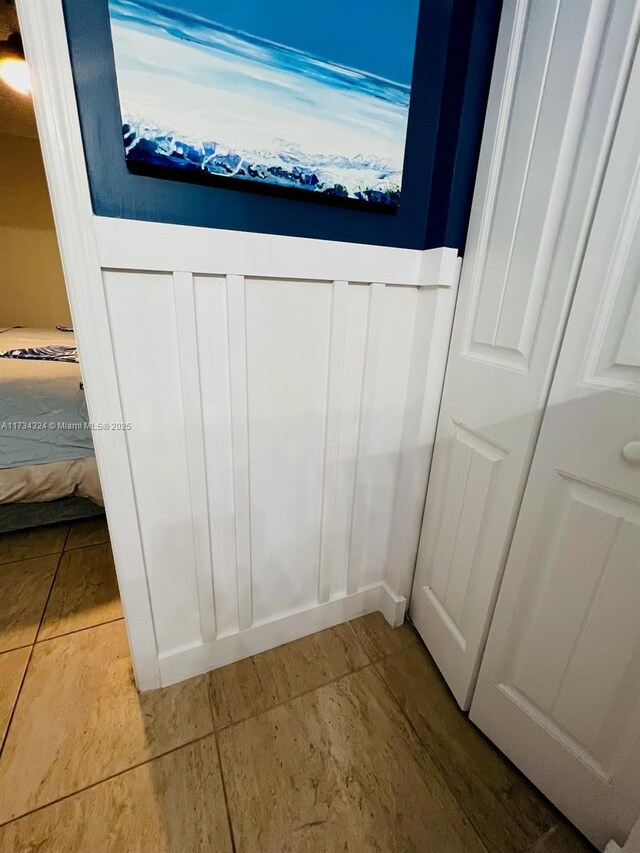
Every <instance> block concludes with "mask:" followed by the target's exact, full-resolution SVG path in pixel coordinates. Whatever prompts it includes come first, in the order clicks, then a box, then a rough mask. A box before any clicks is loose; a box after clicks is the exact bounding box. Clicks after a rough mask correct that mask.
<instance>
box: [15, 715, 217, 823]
mask: <svg viewBox="0 0 640 853" xmlns="http://www.w3.org/2000/svg"><path fill="white" fill-rule="evenodd" d="M214 735H215V731H213V730H212V731H210V732H207V733H206V734H203V735H199V736H198V737H196V738H193V740H188V741H185V742H184V743H181V744H178V746H174V747H172V748H171V749H167V750H166V751H165V752H159V753H158V755H154V756H152V757H151V758H146V759H145V760H144V761H138V762H137V763H136V764H132V765H131V766H130V767H125V768H124V769H123V770H118V771H117V772H116V773H110V774H109V775H108V776H104V777H103V778H102V779H97V780H96V781H95V782H91V784H89V785H85V786H84V787H82V788H78V789H77V790H75V791H70V792H69V793H68V794H64V795H63V796H62V797H57V798H56V799H55V800H51V801H50V802H48V803H43V804H42V805H41V806H36V808H34V809H29V810H28V811H26V812H23V813H22V814H19V815H16V816H15V817H12V818H9V820H5V821H2V822H0V829H3V828H4V827H5V826H9V824H11V823H15V822H16V821H18V820H22V818H23V817H28V816H29V815H32V814H35V813H36V812H41V811H42V810H43V809H48V808H49V806H55V805H57V803H62V802H64V801H65V800H70V799H71V798H72V797H76V796H78V794H83V793H84V792H85V791H90V790H91V789H92V788H97V787H98V785H102V784H104V783H105V782H111V781H112V780H113V779H117V778H118V776H123V775H124V774H125V773H129V772H130V771H131V770H137V769H138V768H140V767H144V766H145V765H147V764H153V762H154V761H157V760H158V759H159V758H165V757H166V756H167V755H171V753H173V752H177V751H178V750H179V749H184V748H185V747H187V746H192V745H193V744H194V743H198V742H199V741H201V740H206V738H208V737H212V736H214Z"/></svg>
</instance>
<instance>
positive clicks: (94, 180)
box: [64, 0, 501, 249]
mask: <svg viewBox="0 0 640 853" xmlns="http://www.w3.org/2000/svg"><path fill="white" fill-rule="evenodd" d="M234 2H242V0H234ZM265 2H266V0H265ZM345 3H346V4H347V8H348V0H345ZM500 7H501V0H422V3H421V8H420V19H419V23H418V37H417V43H416V61H415V65H414V72H413V83H412V94H411V108H410V111H409V125H408V130H407V146H406V154H405V166H404V177H403V189H402V196H401V202H400V206H399V208H397V209H396V210H393V211H389V212H387V211H385V212H380V211H378V210H366V209H354V208H351V207H342V206H337V205H330V204H323V203H319V201H317V200H316V198H314V197H312V198H309V197H308V196H306V195H303V194H300V195H301V197H300V196H297V197H291V198H288V197H279V196H277V195H271V194H267V193H258V192H254V191H251V188H246V187H245V186H242V187H240V188H238V187H236V186H235V185H233V186H232V187H228V188H227V187H217V186H205V185H200V184H192V183H184V182H181V181H176V180H172V179H169V178H160V177H148V176H142V175H136V174H133V173H131V172H129V171H128V169H127V167H126V164H125V160H124V152H123V146H122V135H121V130H120V111H119V104H118V94H117V89H116V77H115V68H114V61H113V50H112V46H111V33H110V27H109V14H108V7H107V0H90V2H87V0H64V11H65V19H66V24H67V32H68V37H69V46H70V51H71V62H72V66H73V74H74V80H75V86H76V93H77V97H78V107H79V112H80V123H81V127H82V135H83V141H84V148H85V157H86V161H87V170H88V173H89V183H90V187H91V197H92V203H93V209H94V211H95V213H96V214H98V215H100V216H113V217H122V218H126V219H142V220H149V221H153V222H173V223H176V224H180V225H199V226H205V227H211V228H229V229H232V230H241V231H256V232H261V233H268V234H284V235H287V236H293V237H316V238H319V239H324V240H342V241H346V242H353V243H370V244H374V245H381V246H398V247H402V248H411V249H423V248H430V247H433V246H454V247H456V248H459V249H463V248H464V241H465V237H466V230H467V224H468V219H469V209H470V205H471V196H472V192H473V183H474V179H475V171H476V165H477V159H478V151H479V146H480V138H481V134H482V124H483V120H484V112H485V107H486V99H487V92H488V87H489V80H490V76H491V66H492V62H493V55H494V50H495V40H496V35H497V28H498V21H499V15H500ZM392 9H393V5H392V4H390V11H391V12H392Z"/></svg>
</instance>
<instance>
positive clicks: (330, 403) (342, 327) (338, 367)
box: [318, 281, 349, 603]
mask: <svg viewBox="0 0 640 853" xmlns="http://www.w3.org/2000/svg"><path fill="white" fill-rule="evenodd" d="M348 286H349V285H348V283H347V282H346V281H334V282H333V286H332V290H333V292H332V300H331V339H330V343H329V365H328V373H327V412H326V422H325V445H324V469H323V494H322V526H321V538H320V562H319V571H318V603H322V602H325V601H328V600H329V595H330V591H331V578H332V577H333V569H334V562H335V560H336V558H337V555H336V552H335V539H336V535H335V512H336V500H337V496H338V495H337V491H338V466H339V464H340V427H341V405H342V386H343V376H344V357H345V342H346V335H347V298H348Z"/></svg>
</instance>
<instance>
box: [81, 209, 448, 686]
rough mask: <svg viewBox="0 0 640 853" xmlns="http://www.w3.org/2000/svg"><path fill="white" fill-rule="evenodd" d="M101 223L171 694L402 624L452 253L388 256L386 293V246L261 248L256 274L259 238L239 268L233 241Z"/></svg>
mask: <svg viewBox="0 0 640 853" xmlns="http://www.w3.org/2000/svg"><path fill="white" fill-rule="evenodd" d="M95 226H96V233H97V235H98V247H99V251H100V254H101V263H102V264H103V270H102V284H103V290H104V298H105V301H106V305H107V313H108V323H109V333H110V337H111V341H112V346H113V352H114V357H115V366H116V373H117V384H118V389H119V396H120V404H121V407H122V413H123V419H124V422H125V423H126V424H127V426H128V425H129V424H130V429H127V430H126V432H125V436H126V442H127V449H128V454H129V460H130V467H131V477H132V482H133V488H134V492H135V503H136V511H137V518H138V523H139V531H140V538H141V543H142V551H143V554H144V567H145V574H146V581H147V584H148V589H149V597H150V602H151V611H152V614H153V624H154V632H155V642H156V644H157V650H158V657H159V663H160V673H161V680H162V683H164V684H169V683H171V682H173V681H176V680H179V679H182V678H185V677H188V676H191V675H194V674H196V673H198V672H202V671H204V670H207V669H210V668H212V667H215V666H220V665H222V664H225V663H228V662H230V661H233V660H236V659H239V658H241V657H245V656H247V655H249V654H253V653H255V652H258V651H261V650H264V649H265V648H269V647H272V646H274V645H277V644H279V643H282V642H286V641H289V640H292V639H294V638H296V637H299V636H302V635H304V634H307V633H310V632H312V631H315V630H318V629H320V628H323V627H328V626H330V625H333V624H335V623H337V622H341V621H344V620H345V619H348V618H351V617H353V616H355V615H358V614H360V613H365V612H369V611H372V610H376V609H379V610H381V611H382V612H383V613H384V615H385V617H386V618H387V619H388V621H389V622H391V623H392V624H394V625H396V624H399V623H400V622H401V621H402V619H403V617H404V613H405V609H406V601H407V596H408V593H409V589H410V585H411V580H412V574H413V568H414V563H415V556H416V552H417V547H418V538H419V531H420V516H421V512H422V507H423V503H424V495H425V491H426V483H427V476H428V470H429V462H430V457H431V450H432V442H433V435H434V431H435V422H436V418H437V409H438V404H439V398H440V390H441V387H442V381H443V375H444V367H445V361H446V351H447V346H448V340H449V333H450V329H451V323H452V317H453V307H454V302H455V291H456V280H457V272H458V266H459V260H458V258H457V253H456V252H455V250H453V249H444V250H432V251H431V252H424V253H419V254H421V255H422V257H421V259H420V263H415V260H416V259H415V258H414V257H413V253H410V256H409V257H408V258H407V257H405V253H404V252H403V250H397V249H395V250H386V251H387V252H390V253H391V255H389V257H390V258H391V257H392V256H395V257H396V259H397V260H398V261H399V266H398V265H396V274H397V270H398V269H400V270H404V272H405V274H406V275H407V279H406V280H405V282H404V283H402V284H399V283H397V281H395V282H394V283H393V284H389V283H388V282H384V281H380V280H371V281H367V280H363V278H365V277H366V276H367V275H369V276H371V277H372V279H373V276H374V275H375V273H377V272H380V271H381V270H384V269H385V267H386V265H387V264H386V262H385V261H383V262H382V263H381V262H380V250H379V249H376V248H375V247H370V248H371V254H370V255H368V254H367V252H366V251H364V250H363V247H361V246H356V247H354V251H355V253H356V255H358V256H359V257H360V258H361V259H362V263H360V264H359V265H358V264H356V263H355V262H354V260H353V257H352V256H351V255H350V251H349V249H350V247H349V246H348V245H347V244H333V243H326V242H321V241H302V242H303V243H304V244H305V245H303V246H300V247H298V246H297V244H296V242H295V241H291V239H290V238H281V237H267V236H266V235H258V238H259V241H260V242H261V243H262V244H264V243H265V240H269V241H270V243H271V250H270V251H269V252H265V255H264V258H263V259H262V261H261V263H260V264H258V263H257V262H256V259H255V257H254V256H253V255H252V253H251V245H252V239H253V235H243V237H242V239H243V241H244V246H245V249H246V251H245V252H244V253H243V254H241V255H239V256H234V258H233V259H230V258H229V256H228V254H227V255H225V254H224V251H226V250H222V249H221V251H220V252H218V251H216V247H222V246H223V245H224V243H225V238H226V233H225V232H219V231H217V232H212V231H210V230H208V229H201V228H187V227H183V226H167V225H155V224H152V223H136V222H124V221H120V220H105V219H96V220H95ZM235 239H236V240H237V239H238V237H237V235H236V237H235ZM154 246H162V250H161V251H159V252H158V255H157V258H158V259H157V261H156V262H154V257H155V254H154V251H153V247H154ZM309 250H310V251H309ZM287 251H288V252H289V253H291V252H293V254H294V255H295V256H297V257H298V259H299V262H298V268H299V270H300V275H298V276H293V275H292V274H291V273H292V270H293V269H294V268H295V266H294V260H295V259H292V258H291V257H290V256H289V257H288V259H287V265H286V270H285V271H286V272H288V273H289V275H287V276H286V277H285V276H282V275H281V274H278V275H276V273H281V272H282V271H283V264H282V257H283V254H286V252H287ZM314 255H315V260H316V266H317V268H318V269H320V270H322V271H323V272H324V274H325V275H326V274H327V272H329V271H330V272H332V273H334V275H335V277H334V278H332V279H326V278H323V277H318V276H313V275H312V272H313V269H314V264H313V262H314ZM189 257H193V258H194V259H195V261H196V262H195V263H194V264H193V265H190V264H188V263H186V262H187V260H188V258H189ZM221 257H223V258H225V260H226V262H228V263H230V264H232V266H231V269H232V270H233V272H229V273H226V274H225V273H223V272H222V271H221V268H220V258H221ZM185 267H193V268H188V269H185ZM342 268H344V269H345V270H346V271H347V272H350V273H351V275H352V276H353V275H354V272H355V271H357V270H359V271H360V274H359V275H358V276H357V277H356V280H353V278H351V279H349V280H348V279H347V278H346V277H342V276H340V275H339V270H340V269H342ZM245 270H249V271H250V273H249V274H245ZM259 272H261V273H262V274H261V275H259V274H257V273H259ZM376 278H377V276H376ZM438 279H439V281H438ZM423 280H425V281H427V282H429V283H428V284H426V283H422V282H423Z"/></svg>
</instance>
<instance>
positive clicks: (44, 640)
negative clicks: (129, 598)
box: [34, 616, 124, 646]
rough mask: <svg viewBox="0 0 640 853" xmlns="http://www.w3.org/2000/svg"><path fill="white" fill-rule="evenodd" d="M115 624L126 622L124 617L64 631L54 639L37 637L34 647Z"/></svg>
mask: <svg viewBox="0 0 640 853" xmlns="http://www.w3.org/2000/svg"><path fill="white" fill-rule="evenodd" d="M114 622H124V616H116V618H115V619H105V620H104V622H95V623H94V624H93V625H83V627H82V628H74V629H73V630H71V631H64V633H62V634H54V636H53V637H43V638H42V639H41V640H40V639H38V638H37V637H36V640H35V643H34V645H36V646H40V645H42V643H50V642H51V640H59V639H60V638H61V637H70V636H71V635H72V634H81V633H82V631H90V630H91V629H92V628H100V627H102V625H113V623H114Z"/></svg>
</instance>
